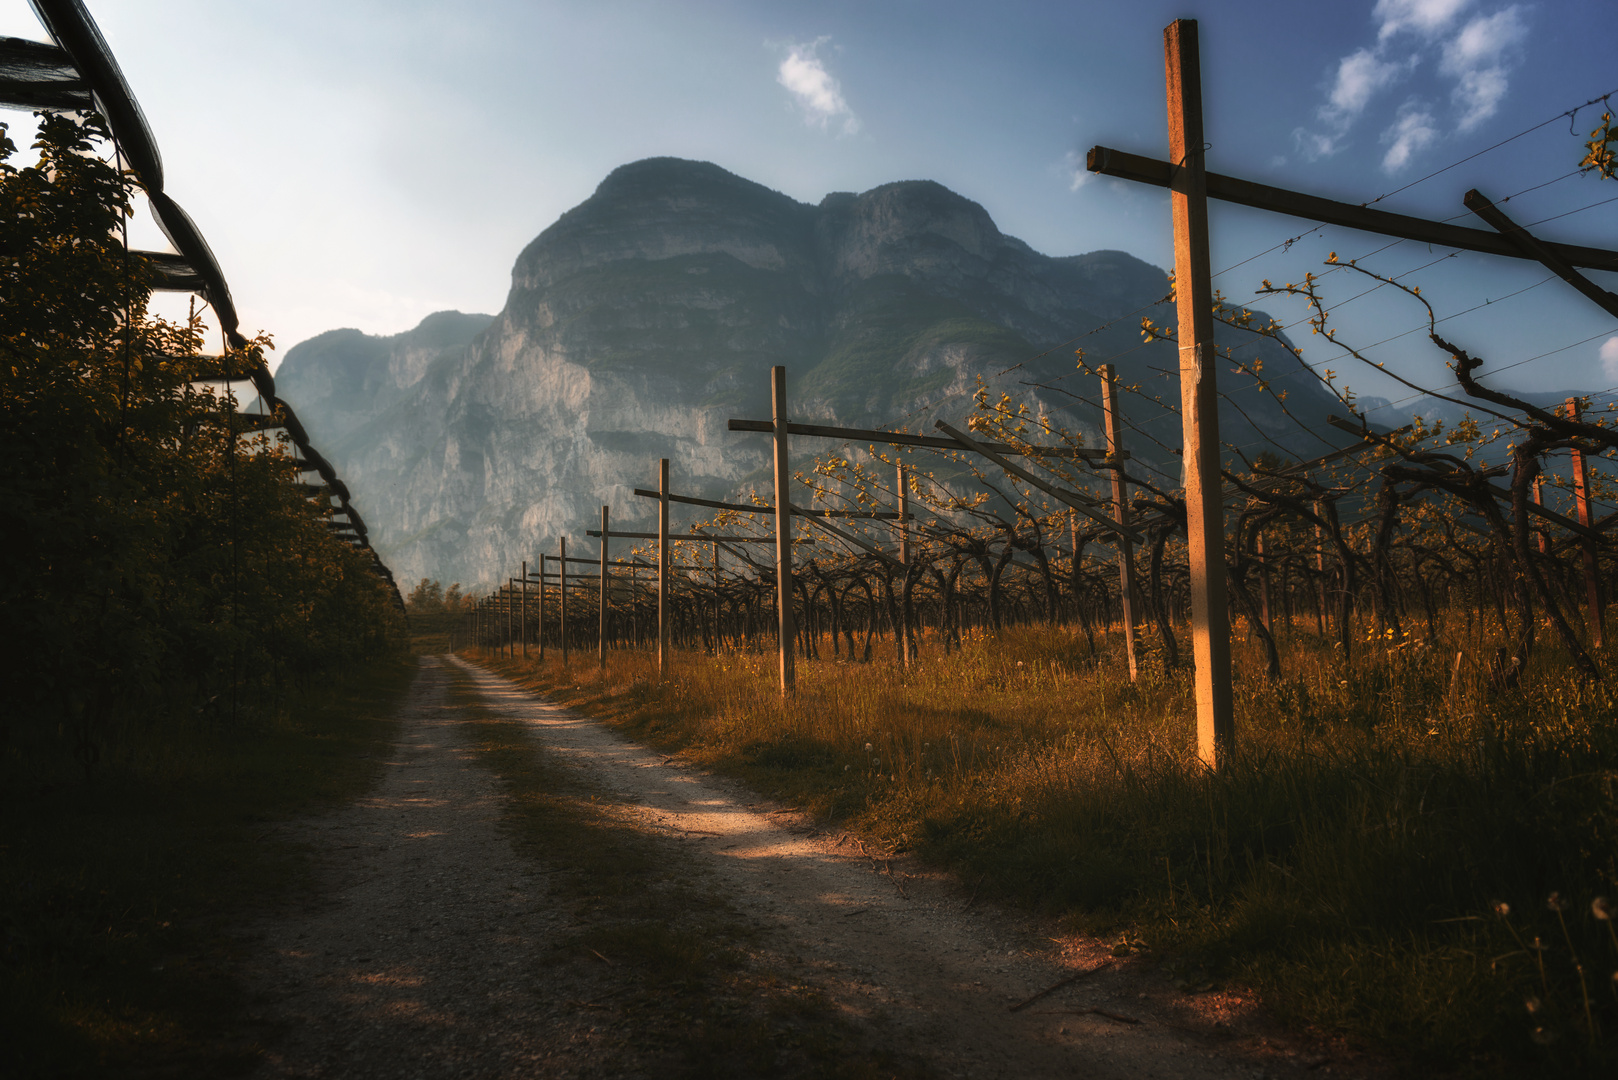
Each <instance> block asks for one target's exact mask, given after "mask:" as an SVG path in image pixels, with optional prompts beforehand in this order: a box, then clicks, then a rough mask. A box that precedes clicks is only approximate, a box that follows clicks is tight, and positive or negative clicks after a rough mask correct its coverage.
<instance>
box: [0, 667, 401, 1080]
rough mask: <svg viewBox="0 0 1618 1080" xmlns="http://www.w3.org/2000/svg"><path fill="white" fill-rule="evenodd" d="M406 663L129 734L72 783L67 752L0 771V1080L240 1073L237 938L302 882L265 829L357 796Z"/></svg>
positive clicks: (389, 722)
mask: <svg viewBox="0 0 1618 1080" xmlns="http://www.w3.org/2000/svg"><path fill="white" fill-rule="evenodd" d="M414 670H415V668H414V663H413V662H412V661H411V660H410V659H409V658H408V657H398V658H394V659H391V660H388V661H382V662H378V663H377V664H375V665H373V666H371V667H369V668H368V669H365V670H363V671H361V672H357V673H355V674H354V675H352V676H350V677H349V678H347V679H346V680H344V681H343V682H341V683H338V684H334V685H333V684H328V685H326V686H324V687H322V688H320V689H318V690H315V691H311V692H309V693H306V694H304V695H303V696H302V698H301V699H300V700H295V701H294V702H293V703H292V704H291V705H290V706H289V707H288V709H287V710H286V711H285V713H283V714H282V715H281V716H279V717H277V718H276V719H274V720H270V721H265V722H262V723H261V724H259V725H257V726H255V727H254V728H253V729H252V730H243V731H236V732H226V731H220V730H217V729H213V730H208V729H202V730H189V731H185V732H174V731H146V732H143V733H128V734H126V735H125V736H124V737H123V738H122V740H121V741H120V742H118V743H115V744H112V745H109V746H108V748H107V749H106V751H105V752H104V754H103V756H102V761H101V763H100V764H99V765H98V766H97V768H96V769H95V770H94V772H93V773H92V774H91V775H90V777H89V779H88V780H86V778H85V775H84V773H83V772H82V771H81V770H80V768H79V766H78V765H77V764H76V763H74V762H72V761H68V760H44V761H42V760H39V759H30V760H23V759H21V758H20V757H16V756H12V757H7V758H5V759H3V761H0V768H3V773H0V776H3V784H0V818H3V820H4V823H5V824H4V828H3V830H0V956H3V958H4V963H3V965H0V1064H3V1068H0V1072H3V1073H4V1074H5V1075H6V1076H7V1077H14V1078H18V1080H22V1078H28V1077H46V1076H49V1077H73V1076H125V1075H140V1076H222V1075H232V1074H236V1073H240V1072H242V1071H245V1070H246V1069H248V1068H250V1067H251V1066H252V1065H254V1064H256V1061H257V1055H258V1052H259V1049H260V1048H259V1046H258V1045H257V1036H256V1035H255V1034H254V1033H253V1032H251V1031H249V1030H246V1029H244V1028H243V1027H242V1026H241V1017H240V1013H241V1008H242V996H241V992H240V990H239V988H238V987H237V985H236V983H235V981H234V979H233V977H232V967H233V962H234V960H235V958H236V956H237V955H238V953H239V950H240V949H241V948H242V947H243V943H242V940H241V938H240V937H239V933H240V930H241V927H242V925H243V923H244V921H245V920H247V919H248V918H251V917H252V916H253V915H254V914H256V913H258V912H260V911H262V910H263V909H264V908H265V907H266V906H267V905H273V904H275V903H277V902H282V901H285V900H287V899H288V898H290V897H292V896H293V895H295V894H296V892H297V891H298V890H299V889H300V888H303V887H306V886H307V883H308V876H307V869H308V863H307V857H308V856H307V853H306V852H305V851H302V850H300V849H299V848H297V847H295V846H293V845H291V844H289V843H284V842H280V841H278V840H277V839H276V836H275V830H274V825H275V823H276V822H279V821H284V820H287V819H289V818H293V817H297V816H301V815H304V814H308V813H312V812H316V811H318V810H319V809H321V808H323V807H327V806H333V805H336V804H339V803H341V802H343V801H346V800H349V799H352V798H354V797H355V796H357V795H359V794H360V793H362V792H363V791H365V790H366V789H367V788H369V786H370V785H371V784H372V783H373V782H374V780H375V779H376V776H377V775H378V772H379V770H380V768H381V765H382V762H383V759H384V757H385V752H386V747H388V746H389V745H391V741H392V733H393V730H394V723H393V713H394V710H395V707H396V705H397V702H398V700H399V698H400V697H401V696H402V695H403V693H404V691H405V689H406V687H407V686H408V685H409V681H410V678H411V676H412V673H413V672H414Z"/></svg>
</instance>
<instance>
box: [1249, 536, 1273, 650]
mask: <svg viewBox="0 0 1618 1080" xmlns="http://www.w3.org/2000/svg"><path fill="white" fill-rule="evenodd" d="M1253 548H1254V550H1255V551H1256V552H1257V554H1258V608H1259V619H1260V620H1262V621H1263V623H1264V629H1266V630H1268V631H1269V632H1270V633H1271V634H1274V633H1275V623H1274V621H1272V620H1271V618H1270V564H1269V562H1268V560H1266V559H1265V558H1264V533H1263V531H1262V530H1260V531H1259V533H1258V534H1257V535H1256V536H1254V537H1253Z"/></svg>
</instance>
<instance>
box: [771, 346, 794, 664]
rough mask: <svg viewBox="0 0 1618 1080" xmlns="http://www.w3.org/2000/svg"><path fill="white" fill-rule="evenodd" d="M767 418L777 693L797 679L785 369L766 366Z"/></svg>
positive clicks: (790, 476)
mask: <svg viewBox="0 0 1618 1080" xmlns="http://www.w3.org/2000/svg"><path fill="white" fill-rule="evenodd" d="M770 419H771V423H772V424H773V425H774V434H775V607H776V621H777V626H778V632H779V635H780V652H781V693H782V694H783V695H784V694H788V693H791V691H792V687H793V684H794V683H796V682H797V671H796V669H795V668H794V666H793V665H794V663H795V661H796V657H795V656H794V655H793V647H794V646H795V644H796V637H797V634H796V630H795V627H794V623H793V618H792V491H791V486H790V485H791V481H792V469H791V466H790V464H789V460H790V459H789V457H788V451H787V369H786V368H784V367H780V366H776V367H772V368H771V369H770Z"/></svg>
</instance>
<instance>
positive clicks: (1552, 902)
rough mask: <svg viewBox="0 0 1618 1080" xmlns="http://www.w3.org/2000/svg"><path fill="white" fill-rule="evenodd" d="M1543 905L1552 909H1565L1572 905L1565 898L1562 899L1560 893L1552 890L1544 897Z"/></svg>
mask: <svg viewBox="0 0 1618 1080" xmlns="http://www.w3.org/2000/svg"><path fill="white" fill-rule="evenodd" d="M1545 906H1546V907H1548V908H1550V909H1551V910H1552V911H1566V910H1567V909H1568V908H1570V907H1572V906H1573V905H1572V904H1570V903H1568V902H1567V901H1566V900H1563V899H1562V894H1561V893H1559V892H1553V893H1551V894H1550V895H1549V896H1547V897H1546V898H1545Z"/></svg>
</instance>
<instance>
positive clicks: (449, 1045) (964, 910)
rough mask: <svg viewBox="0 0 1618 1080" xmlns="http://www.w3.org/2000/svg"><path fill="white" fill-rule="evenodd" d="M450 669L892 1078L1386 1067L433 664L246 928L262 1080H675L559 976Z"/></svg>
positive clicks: (578, 987)
mask: <svg viewBox="0 0 1618 1080" xmlns="http://www.w3.org/2000/svg"><path fill="white" fill-rule="evenodd" d="M456 677H460V678H463V679H469V680H470V681H471V683H472V685H473V686H475V688H476V690H477V693H478V694H479V695H480V696H481V698H482V701H483V704H484V706H485V707H486V708H487V709H490V710H493V712H494V713H496V714H498V715H500V716H503V717H508V718H513V719H516V720H520V721H522V722H523V723H525V724H527V725H529V726H530V730H531V731H532V732H533V733H535V734H536V735H537V736H538V737H539V738H541V739H542V740H543V744H544V746H545V748H546V751H547V752H548V753H549V754H550V755H552V756H553V758H554V759H556V760H559V761H562V762H566V763H568V765H569V766H571V767H572V768H574V769H577V770H579V771H580V772H581V773H582V774H584V775H585V776H586V777H588V779H589V781H590V782H591V783H592V784H593V785H594V786H595V788H596V789H597V790H599V791H600V792H602V798H603V799H604V800H606V801H608V802H609V803H611V804H612V805H613V807H614V810H615V812H618V813H620V814H621V815H622V817H623V820H625V821H627V822H630V823H632V824H633V825H634V826H635V827H637V828H638V829H639V830H641V831H642V832H643V833H645V834H648V835H651V836H655V837H659V838H661V839H660V840H659V841H657V842H659V843H661V844H663V845H665V846H666V849H667V858H668V859H669V860H672V861H677V862H678V863H680V864H681V865H687V866H690V867H692V868H693V869H694V870H695V871H697V872H699V873H700V874H702V875H703V876H704V880H705V881H707V882H708V883H709V886H710V887H711V888H713V889H715V890H717V892H718V893H719V894H721V895H722V896H723V897H724V899H725V902H726V903H727V904H728V905H729V909H730V910H732V911H734V912H735V913H738V914H739V917H740V918H741V919H742V920H743V921H744V922H745V923H747V924H748V926H749V927H750V930H749V938H748V940H749V941H750V942H751V943H752V944H751V945H750V948H752V949H753V950H754V951H755V952H756V953H757V954H758V957H759V961H758V962H759V963H760V964H763V965H766V966H768V967H769V968H770V970H772V971H773V972H776V973H778V975H779V977H780V978H781V979H783V980H786V981H788V982H790V983H792V984H794V985H802V986H809V987H813V988H815V992H816V993H817V994H820V995H823V996H824V997H825V998H827V999H829V1000H830V1002H831V1003H832V1004H833V1006H834V1008H835V1010H836V1013H837V1022H838V1023H840V1024H843V1025H851V1026H852V1028H853V1029H855V1030H857V1031H859V1032H861V1033H862V1038H861V1040H860V1041H858V1042H857V1043H856V1044H855V1045H857V1046H861V1047H865V1048H867V1050H868V1048H870V1047H872V1046H881V1047H883V1048H884V1057H883V1060H889V1059H893V1060H903V1061H905V1062H910V1063H913V1065H912V1067H910V1069H909V1074H910V1075H915V1074H917V1073H920V1074H923V1075H939V1076H962V1077H982V1078H988V1077H1006V1078H1013V1077H1015V1078H1021V1077H1047V1076H1049V1077H1056V1076H1062V1077H1068V1076H1076V1075H1077V1076H1086V1077H1101V1078H1105V1077H1194V1078H1200V1077H1210V1078H1211V1077H1221V1078H1224V1077H1243V1078H1248V1077H1274V1078H1283V1077H1305V1076H1307V1077H1316V1076H1321V1075H1332V1076H1345V1075H1346V1076H1355V1077H1371V1076H1386V1075H1392V1074H1393V1072H1394V1070H1393V1069H1392V1068H1391V1067H1390V1066H1389V1065H1388V1064H1387V1063H1383V1062H1378V1061H1374V1060H1371V1059H1369V1058H1366V1057H1362V1056H1359V1055H1356V1054H1354V1053H1351V1052H1350V1051H1348V1050H1347V1049H1345V1047H1344V1046H1342V1045H1341V1044H1338V1043H1335V1042H1331V1041H1326V1040H1319V1039H1314V1038H1311V1037H1309V1036H1307V1035H1300V1034H1296V1033H1288V1032H1285V1031H1283V1030H1282V1029H1281V1028H1280V1026H1279V1025H1277V1024H1276V1023H1274V1022H1273V1021H1272V1020H1271V1019H1270V1018H1269V1017H1267V1016H1266V1014H1265V1012H1264V1010H1263V1009H1262V1008H1261V1007H1260V1005H1259V1003H1258V1002H1257V1000H1256V999H1255V997H1254V996H1253V995H1252V994H1251V993H1248V992H1244V991H1242V990H1241V989H1238V988H1234V987H1230V986H1224V987H1218V986H1212V987H1210V986H1208V985H1206V983H1198V982H1197V981H1195V980H1193V981H1192V983H1191V984H1190V985H1187V984H1186V981H1185V980H1184V979H1181V980H1179V985H1178V986H1177V985H1176V981H1175V980H1174V979H1173V978H1171V976H1170V975H1168V974H1167V973H1165V972H1164V971H1163V970H1161V969H1160V968H1158V967H1157V966H1155V965H1153V964H1152V963H1151V962H1150V960H1149V959H1143V958H1141V957H1139V956H1135V955H1130V956H1122V957H1115V956H1113V955H1112V952H1113V946H1112V945H1111V943H1106V942H1101V941H1098V940H1095V939H1089V938H1080V937H1074V936H1071V935H1063V934H1060V933H1057V932H1056V931H1055V930H1054V929H1053V928H1052V927H1051V926H1049V925H1047V924H1045V923H1043V922H1041V921H1039V920H1037V919H1034V918H1031V917H1028V916H1024V915H1019V914H1017V913H1014V912H1007V911H1004V910H1000V909H997V908H994V907H991V906H989V905H987V904H985V903H982V902H979V901H978V899H977V897H976V896H975V895H974V893H973V890H972V889H971V888H970V887H969V885H968V886H964V887H963V884H962V883H960V882H957V881H955V880H953V879H951V878H950V877H948V876H947V875H944V874H941V873H938V872H936V871H931V870H928V869H926V868H924V867H922V866H920V865H917V864H915V863H913V862H911V861H910V860H907V859H905V858H903V857H898V856H889V855H887V854H885V853H882V852H879V851H874V850H868V849H866V848H865V847H864V846H863V845H862V844H861V842H860V841H859V840H857V839H855V838H853V837H851V836H849V835H847V834H844V833H842V832H840V831H835V830H833V831H821V830H820V829H819V828H818V827H817V826H816V824H815V822H813V821H811V820H809V819H807V818H806V817H804V816H803V815H801V814H798V813H796V812H794V810H793V809H792V808H790V807H782V806H777V805H775V804H773V803H771V802H769V801H768V800H765V799H762V798H760V797H759V796H758V795H757V794H756V793H751V792H749V791H747V790H744V789H743V788H741V787H740V786H738V785H736V784H734V783H732V782H729V781H727V780H724V779H722V778H719V777H715V776H712V775H709V774H707V773H705V772H703V771H702V770H700V769H697V768H693V767H691V766H688V765H686V764H683V763H681V762H680V761H679V760H677V759H671V758H668V757H665V756H663V755H662V754H659V753H657V752H655V751H652V750H649V749H647V748H645V747H643V746H640V745H637V744H635V743H632V742H628V741H626V740H624V739H623V738H621V737H619V736H618V735H617V734H615V733H614V732H613V731H611V730H610V729H608V728H606V727H605V726H603V725H601V724H598V723H596V722H594V721H592V720H590V719H588V718H586V717H584V716H582V715H579V714H577V713H574V712H571V711H569V710H567V709H564V708H561V707H558V706H555V705H552V704H550V703H548V702H546V701H544V700H542V699H539V698H537V697H535V696H534V695H533V694H531V693H530V692H528V691H526V690H523V689H520V688H518V687H517V686H516V685H514V684H513V683H511V682H509V681H507V680H505V679H502V678H500V677H498V676H495V675H493V674H490V673H488V672H486V671H484V670H482V669H480V668H477V667H474V666H472V665H470V664H467V663H465V662H464V661H462V660H460V659H458V658H455V657H426V658H423V660H422V662H421V669H420V671H419V672H418V675H417V678H416V680H415V683H414V685H413V687H412V689H411V692H410V696H409V698H408V700H407V702H406V704H405V705H404V707H403V713H402V716H401V721H402V723H401V732H400V738H399V742H398V744H397V746H396V747H395V750H394V753H393V754H392V757H391V760H390V762H389V764H388V768H387V771H386V773H385V776H384V778H383V780H382V781H381V783H380V785H379V787H378V789H377V790H376V791H375V792H374V793H373V794H372V795H371V796H369V797H368V798H365V799H362V800H360V801H359V802H357V803H356V804H354V805H353V806H351V807H348V808H346V809H344V810H342V811H341V812H339V813H336V814H334V815H331V816H329V817H327V818H323V819H320V820H315V821H309V822H304V823H300V824H299V825H297V826H295V828H296V830H297V831H298V833H299V834H301V836H302V837H303V838H304V839H305V840H306V842H307V843H308V844H310V845H311V846H312V848H313V851H314V853H315V857H316V860H317V863H318V866H319V871H318V875H319V889H318V899H317V900H315V901H313V902H311V903H310V904H308V905H306V906H304V907H303V908H301V909H300V910H296V911H292V912H287V913H283V914H282V915H280V916H278V917H276V918H275V919H273V920H272V921H270V922H267V923H266V924H265V925H264V926H263V927H261V928H259V935H260V936H261V938H262V945H261V946H260V948H259V951H258V959H257V960H256V961H255V962H254V963H253V964H252V965H251V970H250V971H249V972H248V980H249V984H250V986H251V989H252V992H253V999H254V1001H255V1016H254V1017H253V1019H255V1020H257V1021H258V1022H259V1024H260V1025H262V1030H267V1031H270V1032H272V1033H273V1036H272V1038H271V1039H270V1042H271V1046H270V1050H269V1052H268V1053H267V1055H266V1056H265V1058H264V1060H263V1062H262V1065H261V1067H260V1069H259V1070H258V1073H257V1074H256V1075H258V1076H260V1077H264V1078H271V1077H276V1078H281V1077H338V1076H341V1077H370V1076H376V1077H451V1076H453V1077H507V1076H511V1077H517V1076H522V1077H529V1076H534V1077H552V1076H555V1077H573V1076H641V1075H646V1076H651V1075H657V1076H666V1075H669V1074H670V1072H671V1071H672V1072H679V1071H680V1070H679V1069H678V1068H673V1069H671V1067H670V1061H669V1059H668V1057H667V1055H666V1054H665V1053H664V1052H663V1051H662V1050H659V1049H657V1048H654V1047H648V1046H643V1045H642V1039H641V1036H640V1033H639V1032H638V1031H637V1028H636V1023H635V1022H634V1017H635V1016H638V1015H639V1014H638V1013H637V1014H630V1013H623V1012H617V1013H615V1012H613V1011H612V1008H611V1005H610V1002H607V1000H606V999H607V998H608V997H610V990H606V989H605V988H606V987H607V986H608V982H609V981H610V978H611V976H612V975H613V974H614V972H613V971H612V970H611V969H610V968H609V965H610V961H609V960H608V959H607V958H605V957H601V959H600V962H599V963H595V964H594V966H590V965H589V964H586V963H584V962H582V961H581V962H577V963H566V964H564V963H558V962H557V959H556V955H557V954H556V949H557V945H558V943H559V942H561V941H564V940H568V939H569V938H571V937H576V935H577V932H578V930H579V926H578V920H579V919H580V918H581V917H582V916H580V915H579V914H578V912H577V911H574V910H570V909H568V908H567V907H566V906H565V905H561V904H558V903H556V902H554V899H553V897H552V896H551V892H550V889H549V878H550V876H551V875H553V874H555V873H558V872H560V869H561V868H559V867H555V866H547V865H545V864H544V862H543V860H536V859H534V858H532V857H529V856H523V855H520V854H518V853H517V851H516V850H515V849H514V847H513V842H512V838H511V835H510V832H509V830H508V829H507V828H505V827H504V826H503V824H502V819H503V815H504V812H505V804H504V800H505V798H506V796H505V795H504V794H503V792H502V788H501V786H500V783H499V781H498V779H497V778H496V777H495V776H494V775H493V774H492V773H491V772H490V771H489V770H488V769H486V768H483V767H482V766H481V765H480V764H479V762H478V760H477V756H478V754H477V750H476V748H475V743H474V741H473V740H472V739H471V737H470V735H469V725H470V723H471V717H470V715H469V710H468V709H467V708H466V707H465V706H464V705H456V704H454V702H453V701H452V699H451V697H450V695H449V693H448V688H449V685H450V683H451V681H452V679H454V678H456ZM598 955H599V954H598ZM1053 988H1054V989H1053ZM1042 991H1048V992H1046V993H1044V994H1043V995H1042V996H1036V995H1040V994H1041V992H1042ZM1019 1006H1020V1007H1019ZM662 1007H663V1008H664V1010H665V1012H669V1011H672V1012H674V1013H676V1014H677V1013H678V1011H679V1009H680V1008H681V1007H682V1006H681V1003H680V1002H679V1001H677V1000H667V1001H665V1002H663V1006H662ZM726 1071H727V1072H728V1074H729V1075H755V1074H754V1073H750V1072H748V1071H747V1070H746V1068H745V1067H736V1066H732V1067H729V1068H727V1070H726ZM819 1071H820V1072H828V1071H829V1073H830V1074H833V1075H835V1074H837V1072H838V1070H836V1069H831V1070H826V1069H824V1068H821V1069H820V1070H819ZM703 1074H704V1073H703V1072H701V1071H700V1070H699V1071H698V1072H697V1075H703Z"/></svg>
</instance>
